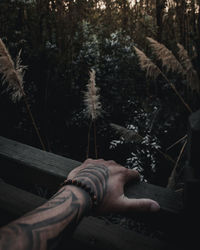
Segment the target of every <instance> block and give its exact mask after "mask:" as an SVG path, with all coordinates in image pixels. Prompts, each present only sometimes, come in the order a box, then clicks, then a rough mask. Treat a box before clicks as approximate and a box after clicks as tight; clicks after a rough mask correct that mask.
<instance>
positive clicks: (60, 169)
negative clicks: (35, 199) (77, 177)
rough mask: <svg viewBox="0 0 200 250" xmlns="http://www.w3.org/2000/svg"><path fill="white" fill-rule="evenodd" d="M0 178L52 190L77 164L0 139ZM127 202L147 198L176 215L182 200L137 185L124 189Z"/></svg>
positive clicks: (164, 192) (159, 190)
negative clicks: (39, 185)
mask: <svg viewBox="0 0 200 250" xmlns="http://www.w3.org/2000/svg"><path fill="white" fill-rule="evenodd" d="M0 163H1V165H2V166H6V167H5V168H1V169H0V176H1V177H2V178H4V179H5V180H7V181H9V182H11V183H13V182H14V183H15V181H16V180H18V181H20V184H24V183H25V184H26V183H33V184H35V183H38V184H41V185H44V186H45V187H48V188H56V187H57V186H58V184H59V183H60V182H61V181H63V179H65V178H66V176H67V174H68V173H69V172H70V171H71V170H72V169H74V168H75V167H77V166H79V165H80V164H81V163H80V162H77V161H74V160H70V159H67V158H65V157H62V156H58V155H55V154H52V153H48V152H45V151H42V150H39V149H36V148H33V147H31V146H28V145H24V144H22V143H19V142H16V141H13V140H10V139H6V138H3V137H0ZM125 194H126V195H127V196H128V197H130V198H151V199H154V200H156V201H158V202H159V204H160V206H161V209H162V211H164V212H166V213H168V214H176V215H178V214H179V213H180V211H181V210H182V197H181V196H180V195H179V194H178V193H175V192H173V191H171V190H168V189H166V188H163V187H159V186H155V185H151V184H146V183H139V184H131V185H129V186H128V187H127V188H126V189H125Z"/></svg>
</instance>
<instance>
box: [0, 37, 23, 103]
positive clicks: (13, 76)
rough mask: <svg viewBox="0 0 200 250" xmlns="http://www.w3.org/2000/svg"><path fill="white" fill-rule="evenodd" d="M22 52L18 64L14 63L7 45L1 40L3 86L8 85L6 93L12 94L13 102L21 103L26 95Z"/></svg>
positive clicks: (0, 67) (0, 61)
mask: <svg viewBox="0 0 200 250" xmlns="http://www.w3.org/2000/svg"><path fill="white" fill-rule="evenodd" d="M20 55H21V50H20V52H19V54H18V56H17V59H16V63H14V62H13V60H12V58H11V56H10V54H9V52H8V50H7V49H6V46H5V44H4V43H3V41H2V40H1V39H0V73H1V74H2V85H5V84H7V88H6V91H7V92H9V93H10V96H11V99H12V101H13V102H17V101H19V100H20V99H21V98H22V97H23V96H24V95H25V93H24V81H23V77H24V69H25V68H26V66H23V65H21V59H20Z"/></svg>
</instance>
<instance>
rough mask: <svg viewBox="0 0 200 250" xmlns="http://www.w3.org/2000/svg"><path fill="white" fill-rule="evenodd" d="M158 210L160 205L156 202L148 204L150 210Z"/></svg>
mask: <svg viewBox="0 0 200 250" xmlns="http://www.w3.org/2000/svg"><path fill="white" fill-rule="evenodd" d="M159 210H160V206H159V204H158V203H156V202H154V203H152V204H151V206H150V211H151V212H157V211H159Z"/></svg>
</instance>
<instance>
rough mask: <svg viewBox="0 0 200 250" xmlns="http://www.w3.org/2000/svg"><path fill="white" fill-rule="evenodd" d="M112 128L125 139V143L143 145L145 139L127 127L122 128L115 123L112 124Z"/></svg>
mask: <svg viewBox="0 0 200 250" xmlns="http://www.w3.org/2000/svg"><path fill="white" fill-rule="evenodd" d="M110 126H111V127H112V128H113V129H114V130H115V131H116V132H117V133H118V134H119V135H121V136H122V137H123V139H124V141H125V142H132V141H133V142H136V143H141V142H142V140H143V137H142V136H141V135H139V134H138V133H136V132H135V131H133V130H130V129H127V128H125V127H122V126H120V125H117V124H115V123H111V124H110Z"/></svg>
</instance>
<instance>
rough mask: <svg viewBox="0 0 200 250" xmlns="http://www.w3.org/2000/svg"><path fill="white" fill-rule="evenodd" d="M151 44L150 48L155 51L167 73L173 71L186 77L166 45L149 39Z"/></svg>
mask: <svg viewBox="0 0 200 250" xmlns="http://www.w3.org/2000/svg"><path fill="white" fill-rule="evenodd" d="M147 40H148V41H149V43H150V47H151V48H152V49H153V51H154V53H155V54H156V56H157V58H158V60H161V62H162V66H164V67H165V68H166V71H167V72H169V71H172V72H177V73H181V74H183V75H184V73H185V72H184V69H183V67H182V65H181V64H180V62H179V61H178V60H177V59H176V57H175V56H174V54H173V53H172V52H171V50H169V49H168V48H167V47H166V46H165V45H164V44H161V43H159V42H157V41H156V40H154V39H153V38H150V37H147Z"/></svg>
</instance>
